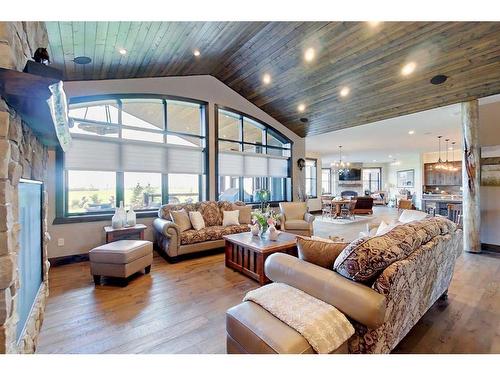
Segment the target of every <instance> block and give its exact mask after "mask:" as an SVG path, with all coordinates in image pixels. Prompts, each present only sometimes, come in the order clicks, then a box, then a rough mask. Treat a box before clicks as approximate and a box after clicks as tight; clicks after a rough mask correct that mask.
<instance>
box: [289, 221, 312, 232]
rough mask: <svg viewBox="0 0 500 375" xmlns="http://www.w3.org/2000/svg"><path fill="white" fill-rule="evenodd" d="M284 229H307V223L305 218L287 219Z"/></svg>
mask: <svg viewBox="0 0 500 375" xmlns="http://www.w3.org/2000/svg"><path fill="white" fill-rule="evenodd" d="M285 229H288V230H309V223H308V222H307V221H305V220H287V221H285Z"/></svg>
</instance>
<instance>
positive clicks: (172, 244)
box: [153, 201, 250, 260]
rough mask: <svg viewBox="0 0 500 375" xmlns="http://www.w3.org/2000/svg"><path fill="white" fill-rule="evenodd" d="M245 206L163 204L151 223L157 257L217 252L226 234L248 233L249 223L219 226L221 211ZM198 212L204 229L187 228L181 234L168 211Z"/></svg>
mask: <svg viewBox="0 0 500 375" xmlns="http://www.w3.org/2000/svg"><path fill="white" fill-rule="evenodd" d="M243 207H245V205H244V203H243V202H236V203H231V202H227V201H218V202H216V201H204V202H198V203H184V204H165V205H163V206H162V207H161V208H160V209H159V211H158V218H157V219H155V220H154V221H153V232H154V237H155V243H156V245H157V248H158V249H159V251H160V254H161V255H163V256H166V257H167V258H171V259H172V260H173V259H175V258H176V257H178V256H180V255H184V254H190V253H195V252H200V251H206V250H212V249H218V248H222V247H224V239H223V238H222V237H223V236H225V235H228V234H234V233H241V232H248V231H249V230H250V228H249V227H248V224H249V220H248V222H247V221H245V222H242V220H241V217H242V216H243V215H240V225H229V226H222V218H223V213H222V212H223V211H233V210H236V209H239V208H243ZM181 209H185V210H186V211H188V212H189V211H199V212H201V214H202V216H203V220H204V221H205V225H206V227H205V228H203V229H201V230H194V229H189V230H186V231H183V232H181V230H180V228H179V226H178V225H176V224H175V223H174V222H173V221H172V220H171V216H170V211H178V210H181Z"/></svg>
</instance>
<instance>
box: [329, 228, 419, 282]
mask: <svg viewBox="0 0 500 375" xmlns="http://www.w3.org/2000/svg"><path fill="white" fill-rule="evenodd" d="M422 240H423V237H422V236H419V235H417V231H416V229H415V228H414V227H413V226H412V225H411V224H408V225H397V226H396V227H395V228H393V229H392V230H390V231H389V232H387V233H386V234H384V235H381V236H375V237H364V238H359V239H357V240H354V241H353V242H351V243H350V244H349V245H348V246H346V248H345V249H344V250H343V251H342V253H341V254H340V255H339V256H338V258H337V259H335V264H334V270H335V271H337V272H338V273H339V274H341V275H342V276H345V277H347V278H349V279H351V280H354V281H358V282H362V283H367V284H368V283H370V282H373V280H374V279H375V278H376V277H377V276H378V275H379V274H380V273H381V272H383V270H384V269H386V268H387V267H388V266H390V265H391V264H392V263H394V262H397V261H398V260H401V259H403V258H406V257H407V256H408V255H410V254H411V253H412V252H413V251H415V249H417V248H418V247H419V246H420V245H421V244H422Z"/></svg>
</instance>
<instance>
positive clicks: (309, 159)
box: [304, 158, 318, 199]
mask: <svg viewBox="0 0 500 375" xmlns="http://www.w3.org/2000/svg"><path fill="white" fill-rule="evenodd" d="M307 161H313V162H314V169H315V171H316V173H315V177H309V178H308V177H307V174H306V173H304V181H305V184H306V187H307V180H311V188H314V189H311V190H312V191H314V195H307V198H308V199H316V198H318V159H315V158H306V163H307ZM306 168H307V165H306ZM313 182H314V183H313Z"/></svg>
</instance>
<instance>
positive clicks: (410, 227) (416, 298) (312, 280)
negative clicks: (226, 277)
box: [226, 217, 463, 354]
mask: <svg viewBox="0 0 500 375" xmlns="http://www.w3.org/2000/svg"><path fill="white" fill-rule="evenodd" d="M462 251H463V233H462V231H461V230H460V229H457V227H456V225H455V224H454V223H453V222H451V221H450V220H448V219H446V218H437V217H436V218H426V219H423V220H419V221H413V222H410V223H407V224H402V225H399V226H396V227H394V228H393V229H391V230H390V231H389V232H387V233H386V234H383V235H379V236H373V237H363V238H359V239H357V240H355V241H353V242H351V243H350V244H348V245H347V246H346V247H345V248H344V249H343V250H342V252H341V253H340V254H339V255H338V257H337V258H336V259H335V263H334V265H333V267H332V268H330V269H329V268H325V267H320V266H319V265H316V264H313V263H310V262H306V261H304V260H300V259H298V258H294V257H292V256H290V255H286V254H273V255H271V256H269V257H268V258H267V260H266V263H265V271H266V276H267V277H269V279H271V280H272V281H274V282H279V283H285V284H288V285H290V286H292V287H294V288H297V289H300V290H302V291H303V292H305V293H307V294H309V295H311V296H313V297H316V298H317V299H320V300H322V301H324V302H326V303H329V304H330V305H333V306H335V307H336V308H337V309H338V310H340V311H341V312H342V313H344V315H345V316H346V317H347V318H348V319H349V320H350V322H351V323H352V325H353V326H354V329H355V333H354V335H353V336H352V337H351V338H350V339H349V340H348V342H347V346H348V352H349V353H379V354H380V353H390V352H391V351H392V350H393V349H394V348H395V347H396V345H397V344H398V343H399V342H400V341H401V340H402V339H403V338H404V337H405V335H406V334H407V333H408V332H409V331H410V329H411V328H412V327H413V326H414V325H415V324H416V323H417V322H418V320H419V319H420V318H421V317H422V316H423V315H424V314H425V313H426V312H427V310H428V309H429V308H430V307H431V306H432V305H433V304H434V303H435V302H436V301H437V300H438V299H439V298H440V297H442V296H443V297H445V296H446V295H447V290H448V286H449V284H450V282H451V279H452V276H453V270H454V267H455V261H456V259H457V258H458V256H459V255H460V254H461V253H462ZM284 303H286V301H284ZM256 317H258V318H256ZM226 321H227V326H226V327H227V343H228V345H227V351H228V353H252V354H256V353H291V354H292V353H294V354H298V353H302V352H303V353H310V352H314V351H312V349H311V347H310V345H309V344H308V343H307V341H305V339H304V338H303V337H302V336H301V335H300V334H298V333H297V332H296V331H293V330H291V331H292V332H289V331H290V328H289V327H287V326H285V327H283V323H282V322H281V321H279V320H278V319H277V318H274V316H272V315H270V314H269V313H268V312H267V311H266V310H264V309H262V308H261V307H260V306H259V305H257V304H254V303H253V302H248V301H247V302H243V303H241V304H240V305H238V306H235V307H233V308H232V309H230V310H228V312H227V314H226ZM248 327H251V328H252V329H251V330H252V332H257V333H256V334H253V335H252V334H250V332H249V328H248ZM285 328H286V329H288V330H286V329H285ZM294 332H295V333H294ZM269 343H272V345H271V347H272V348H279V349H282V348H286V349H287V350H282V351H279V350H276V349H269ZM290 348H292V349H293V350H292V349H290ZM297 348H300V351H297V350H296V349H297Z"/></svg>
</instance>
